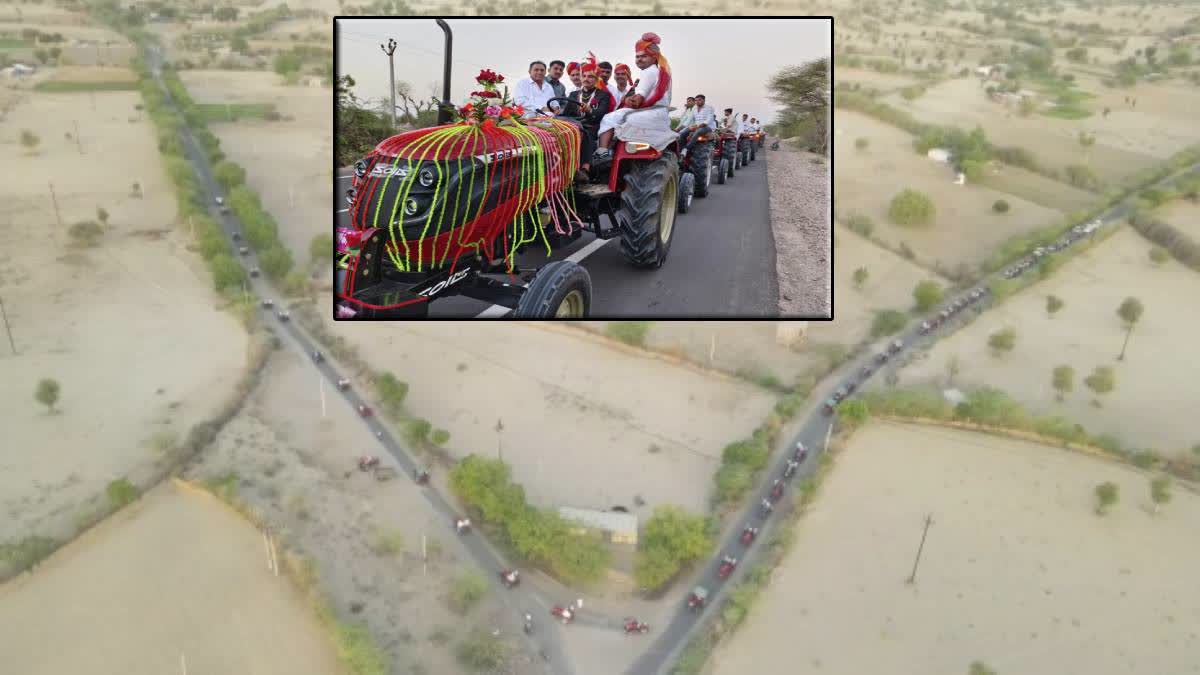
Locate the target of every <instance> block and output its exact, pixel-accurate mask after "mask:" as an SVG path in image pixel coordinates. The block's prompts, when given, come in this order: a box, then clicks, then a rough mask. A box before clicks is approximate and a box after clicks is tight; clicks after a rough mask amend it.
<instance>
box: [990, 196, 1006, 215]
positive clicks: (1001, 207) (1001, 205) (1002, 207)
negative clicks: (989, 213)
mask: <svg viewBox="0 0 1200 675" xmlns="http://www.w3.org/2000/svg"><path fill="white" fill-rule="evenodd" d="M992 210H993V211H995V212H996V213H1008V202H1006V201H1004V200H1003V199H997V200H996V201H995V202H993V203H992Z"/></svg>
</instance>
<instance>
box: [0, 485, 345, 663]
mask: <svg viewBox="0 0 1200 675" xmlns="http://www.w3.org/2000/svg"><path fill="white" fill-rule="evenodd" d="M266 560H267V558H266V546H265V544H264V542H263V537H262V534H261V533H260V532H259V531H258V530H257V529H256V528H254V527H253V526H252V525H250V524H249V523H247V522H246V521H245V520H243V519H242V518H241V517H240V516H238V515H237V514H236V513H234V512H233V511H232V510H231V509H228V508H227V507H225V506H224V505H223V504H221V503H220V502H218V501H217V500H216V499H214V498H212V497H211V496H209V495H206V494H203V493H199V492H191V491H188V490H186V489H179V488H175V487H173V486H171V485H170V484H167V485H163V486H162V487H161V488H159V489H156V490H155V491H153V492H152V493H150V494H149V495H147V497H146V498H145V499H143V500H142V501H141V502H138V503H137V504H135V505H133V506H131V507H129V508H127V509H126V510H125V511H123V512H122V513H120V514H119V515H117V516H116V517H114V518H112V519H110V520H109V521H107V522H105V523H103V524H101V525H100V526H99V527H97V528H96V529H95V530H93V531H91V532H89V533H88V534H87V535H85V536H84V537H83V538H81V539H80V540H78V541H76V542H74V543H72V544H70V545H69V546H68V547H67V548H65V549H64V550H62V551H60V552H59V553H58V554H56V555H55V556H54V557H53V558H52V559H51V560H50V561H49V562H48V563H46V564H45V565H44V566H43V567H41V568H39V570H38V571H37V573H35V574H34V575H31V576H26V577H23V578H21V579H19V580H17V581H14V582H12V583H9V584H7V585H5V586H4V587H0V650H2V651H3V652H4V655H5V667H6V669H11V670H12V672H20V673H25V674H27V675H39V674H42V673H44V674H45V675H60V674H61V673H83V672H98V671H97V665H98V664H103V665H102V666H101V668H102V670H101V671H99V672H106V673H125V674H128V675H152V674H153V675H160V674H161V673H178V672H192V673H260V674H262V675H272V674H279V675H284V674H287V675H291V674H293V673H312V674H313V675H333V674H336V673H340V672H342V669H341V667H340V666H339V664H338V662H337V657H336V654H335V651H334V648H333V645H332V644H330V642H329V639H328V638H327V637H326V636H325V635H324V634H323V632H322V630H321V627H320V625H319V623H318V621H317V618H316V615H315V613H314V612H313V611H312V609H311V608H310V607H309V606H307V604H306V602H305V600H304V599H303V598H302V597H301V596H300V594H299V593H298V592H297V591H296V590H295V588H294V587H292V585H291V583H290V582H289V580H288V579H287V578H286V577H284V576H276V575H275V574H273V573H272V572H271V571H269V570H268V568H267V563H266ZM282 645H287V647H286V648H284V649H281V648H279V647H281V646H282Z"/></svg>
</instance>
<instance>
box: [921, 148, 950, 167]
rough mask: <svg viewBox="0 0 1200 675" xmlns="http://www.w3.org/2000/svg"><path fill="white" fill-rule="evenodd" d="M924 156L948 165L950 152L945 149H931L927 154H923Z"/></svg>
mask: <svg viewBox="0 0 1200 675" xmlns="http://www.w3.org/2000/svg"><path fill="white" fill-rule="evenodd" d="M925 156H926V157H928V158H929V159H932V160H933V161H935V162H941V163H942V164H949V163H950V151H949V150H947V149H945V148H931V149H930V150H929V152H927V153H925Z"/></svg>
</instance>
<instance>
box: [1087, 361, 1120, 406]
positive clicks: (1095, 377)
mask: <svg viewBox="0 0 1200 675" xmlns="http://www.w3.org/2000/svg"><path fill="white" fill-rule="evenodd" d="M1083 383H1084V384H1085V385H1087V388H1088V389H1091V390H1092V392H1093V393H1095V394H1097V395H1103V394H1107V393H1109V392H1110V391H1112V390H1113V389H1114V388H1115V387H1116V386H1117V378H1116V373H1114V372H1113V369H1112V367H1110V366H1096V369H1095V370H1093V371H1092V374H1091V375H1088V376H1087V377H1085V378H1083ZM1093 403H1094V404H1095V405H1096V406H1099V405H1100V400H1099V399H1096V400H1095V401H1093Z"/></svg>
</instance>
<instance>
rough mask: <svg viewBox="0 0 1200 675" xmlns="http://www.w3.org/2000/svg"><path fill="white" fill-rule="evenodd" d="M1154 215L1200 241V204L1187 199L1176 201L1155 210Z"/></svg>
mask: <svg viewBox="0 0 1200 675" xmlns="http://www.w3.org/2000/svg"><path fill="white" fill-rule="evenodd" d="M1154 215H1155V216H1156V217H1158V218H1161V219H1163V220H1165V221H1166V222H1168V223H1170V224H1172V225H1174V226H1175V227H1177V228H1179V231H1180V232H1183V233H1184V234H1187V235H1188V236H1190V237H1191V238H1193V239H1196V240H1197V241H1200V204H1197V203H1196V202H1193V201H1190V200H1187V199H1176V200H1173V201H1172V202H1171V203H1169V204H1167V205H1165V206H1162V207H1160V208H1159V209H1157V210H1156V211H1155V212H1154Z"/></svg>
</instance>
